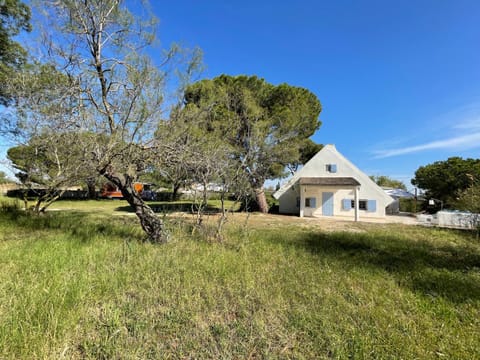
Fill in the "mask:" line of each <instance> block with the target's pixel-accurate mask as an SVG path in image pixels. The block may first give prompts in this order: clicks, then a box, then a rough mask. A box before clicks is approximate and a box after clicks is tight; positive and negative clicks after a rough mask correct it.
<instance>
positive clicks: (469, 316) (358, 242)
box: [0, 207, 480, 359]
mask: <svg viewBox="0 0 480 360" xmlns="http://www.w3.org/2000/svg"><path fill="white" fill-rule="evenodd" d="M86 209H87V207H85V209H84V210H86ZM352 226H353V225H352ZM170 227H171V231H172V232H173V233H174V239H175V240H174V241H172V242H171V243H169V244H167V245H165V246H156V245H150V244H145V243H142V242H141V240H142V238H143V234H142V233H141V231H140V229H139V226H138V224H137V221H136V219H135V218H134V217H126V216H114V217H112V216H110V214H109V212H108V211H107V210H106V211H104V212H102V211H90V212H87V211H76V212H66V211H64V212H51V213H47V214H46V215H44V216H39V217H31V216H27V215H25V214H22V212H21V211H17V212H16V211H14V210H9V211H8V212H6V213H5V212H4V213H2V214H0V269H1V271H0V358H2V359H3V358H5V359H10V358H11V359H14V358H51V359H58V358H62V357H63V358H69V359H70V358H74V359H75V358H79V359H84V358H86V359H99V358H100V359H101V358H104V359H110V358H122V359H124V358H125V359H137V358H140V359H143V358H151V359H158V358H162V359H163V358H171V359H177V358H198V359H204V358H211V359H220V358H223V359H238V358H253V359H261V358H268V359H270V358H272V359H288V358H290V359H330V358H335V359H348V358H353V359H402V358H403V359H437V358H440V359H476V358H477V359H478V358H480V347H479V343H480V335H479V334H480V317H479V314H480V244H479V243H478V242H476V241H475V240H474V238H472V237H471V236H470V235H469V234H468V233H461V232H455V231H448V230H439V229H431V228H419V227H407V226H400V225H374V224H360V225H355V226H353V230H355V231H352V232H323V231H321V230H319V229H318V228H314V227H305V226H299V225H292V224H290V225H288V226H287V225H285V226H281V227H272V228H264V227H259V226H258V227H255V226H253V227H251V228H250V229H249V230H248V231H247V232H245V231H242V230H241V228H240V227H239V226H237V225H236V224H235V223H234V222H233V221H231V222H229V227H228V228H227V229H226V232H227V233H226V239H225V241H224V242H223V243H221V244H220V243H208V242H206V241H202V240H201V239H199V238H195V239H193V238H190V237H189V236H188V235H187V233H186V232H184V231H183V230H182V224H181V223H178V222H177V223H176V226H174V224H173V223H172V221H171V223H170Z"/></svg>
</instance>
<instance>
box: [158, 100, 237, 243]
mask: <svg viewBox="0 0 480 360" xmlns="http://www.w3.org/2000/svg"><path fill="white" fill-rule="evenodd" d="M189 110H191V109H180V108H178V107H177V108H176V109H174V110H173V111H172V113H171V114H170V119H169V121H166V122H162V123H160V124H159V128H158V130H157V135H156V136H157V141H159V142H160V143H162V144H164V146H165V145H167V144H168V147H169V148H171V149H174V150H173V151H172V152H168V151H167V152H166V153H164V154H163V156H158V157H157V159H158V160H157V162H156V167H157V168H160V169H161V173H163V174H164V177H165V178H168V179H170V181H171V182H172V183H173V185H174V192H173V199H175V194H176V191H175V190H178V187H179V186H180V185H182V186H186V187H190V191H192V192H193V200H194V202H195V208H196V225H197V227H198V228H201V227H202V226H203V215H204V210H206V209H207V205H208V199H209V197H210V196H211V191H209V185H211V184H216V185H217V186H218V191H217V192H216V197H218V198H219V200H220V201H221V216H220V219H219V222H218V227H217V230H216V234H215V236H216V237H217V238H218V239H221V236H222V235H221V230H222V227H223V225H224V223H225V221H226V218H227V209H226V208H225V200H226V197H227V194H228V193H235V194H236V196H235V197H236V200H239V199H240V198H243V197H245V196H246V194H245V188H246V186H245V183H246V179H245V174H244V171H243V169H242V168H241V166H239V163H238V162H237V161H235V160H234V159H233V158H232V156H231V152H230V151H229V150H230V149H229V146H228V144H227V143H225V142H224V141H223V139H221V138H220V137H219V136H218V135H219V134H218V133H216V132H205V130H204V129H203V128H202V119H201V115H200V116H199V114H198V112H196V111H189ZM194 230H195V229H194Z"/></svg>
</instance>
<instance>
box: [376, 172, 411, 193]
mask: <svg viewBox="0 0 480 360" xmlns="http://www.w3.org/2000/svg"><path fill="white" fill-rule="evenodd" d="M370 179H372V180H373V181H375V184H377V185H378V186H384V187H391V188H394V189H403V190H407V187H406V186H405V184H404V183H403V182H401V181H399V180H395V179H392V178H391V177H388V176H386V175H371V176H370Z"/></svg>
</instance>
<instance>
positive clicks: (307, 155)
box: [287, 139, 323, 175]
mask: <svg viewBox="0 0 480 360" xmlns="http://www.w3.org/2000/svg"><path fill="white" fill-rule="evenodd" d="M322 148H323V145H322V144H316V143H315V142H313V141H312V140H311V139H306V140H305V141H304V142H303V144H301V146H300V149H299V151H300V157H299V158H298V159H296V160H294V161H293V162H292V163H290V164H287V166H288V169H289V170H290V172H291V173H292V175H293V174H294V173H295V172H297V170H298V167H299V166H300V165H305V164H306V163H307V162H308V161H309V160H310V159H311V158H312V157H314V156H315V155H316V154H317V153H318V152H319V151H320V150H322Z"/></svg>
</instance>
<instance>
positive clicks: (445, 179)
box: [412, 157, 480, 206]
mask: <svg viewBox="0 0 480 360" xmlns="http://www.w3.org/2000/svg"><path fill="white" fill-rule="evenodd" d="M469 175H470V176H474V177H475V178H479V177H480V159H462V158H461V157H451V158H449V159H447V160H446V161H436V162H434V163H433V164H429V165H425V166H421V167H419V168H418V169H417V171H416V172H415V177H414V178H413V179H412V184H413V185H415V186H418V187H419V188H421V189H423V190H425V191H426V194H425V195H426V197H427V198H434V199H438V200H440V201H442V202H443V203H444V206H454V205H455V203H456V197H457V194H458V193H459V192H460V191H463V190H465V189H467V188H468V187H469V185H470V184H471V180H470V179H469Z"/></svg>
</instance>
